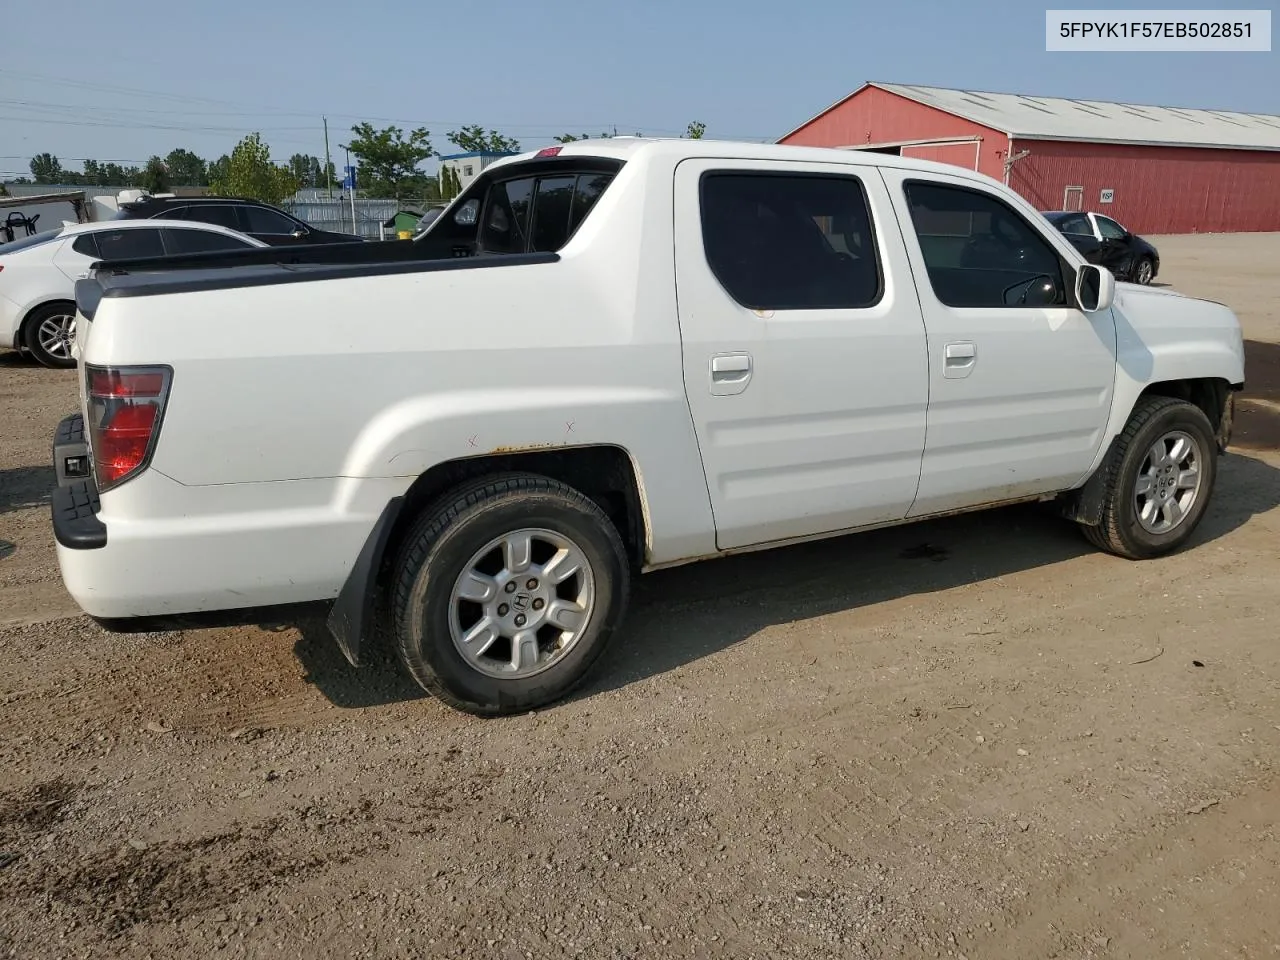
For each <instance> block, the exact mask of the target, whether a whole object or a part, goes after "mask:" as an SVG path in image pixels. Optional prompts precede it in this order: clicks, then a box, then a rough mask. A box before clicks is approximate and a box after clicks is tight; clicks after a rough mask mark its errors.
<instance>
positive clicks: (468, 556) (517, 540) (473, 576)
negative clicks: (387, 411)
mask: <svg viewBox="0 0 1280 960" xmlns="http://www.w3.org/2000/svg"><path fill="white" fill-rule="evenodd" d="M629 576H630V571H629V567H628V563H627V553H626V549H625V547H624V546H623V544H622V540H621V538H620V537H619V536H618V532H617V530H616V529H615V528H614V525H613V522H612V521H611V520H610V519H609V518H608V516H606V515H605V513H604V511H602V510H601V509H600V507H599V506H598V505H596V503H595V502H594V501H592V500H590V499H589V498H587V497H585V496H583V495H582V494H581V493H579V492H578V491H576V490H574V489H572V488H571V487H568V486H566V485H564V484H562V483H560V482H558V481H555V480H552V479H550V478H547V477H539V476H534V475H530V474H512V475H508V476H504V477H498V478H492V479H487V480H483V481H476V482H475V484H473V485H471V486H468V487H463V488H460V489H459V490H457V491H455V492H454V493H453V494H451V495H449V496H448V497H446V498H445V499H442V500H441V501H439V502H438V503H437V504H435V506H434V507H433V508H432V509H431V510H430V511H429V512H428V513H427V514H425V515H424V516H423V517H422V518H421V519H420V520H419V521H418V523H417V525H416V526H415V527H414V528H413V529H412V530H411V531H410V532H409V534H408V535H407V537H406V538H405V541H404V545H403V547H402V548H401V550H400V553H399V557H398V559H397V561H396V570H395V577H396V583H395V589H394V594H393V599H392V617H393V623H394V628H395V632H396V639H397V646H398V648H399V652H400V658H401V660H402V662H403V663H404V665H405V667H406V668H407V669H408V671H409V673H410V674H411V675H412V676H413V678H414V679H415V680H416V681H417V682H418V684H419V685H420V686H422V687H423V688H424V689H425V690H427V691H429V692H430V693H433V694H435V695H436V696H438V697H440V698H441V699H442V700H444V701H445V702H447V703H449V704H450V705H452V706H454V707H457V708H458V709H460V710H465V711H467V712H468V713H475V714H481V715H487V716H494V715H499V714H506V713H513V712H516V711H521V710H531V709H534V708H535V707H540V706H543V705H544V704H547V703H551V702H553V701H555V700H558V699H560V698H561V697H563V696H564V695H565V694H567V693H568V692H569V691H570V690H572V689H573V688H574V687H576V686H577V685H578V684H579V683H581V682H582V680H583V678H584V677H585V676H586V675H587V672H588V670H589V669H590V668H591V666H592V665H593V664H594V663H595V662H596V660H597V659H598V658H599V657H600V654H601V653H603V652H604V649H605V646H606V645H607V642H608V640H609V637H610V635H611V634H612V633H613V630H614V628H615V627H616V626H617V624H618V622H619V621H620V620H621V618H622V614H623V611H624V609H625V606H626V600H627V593H628V589H629Z"/></svg>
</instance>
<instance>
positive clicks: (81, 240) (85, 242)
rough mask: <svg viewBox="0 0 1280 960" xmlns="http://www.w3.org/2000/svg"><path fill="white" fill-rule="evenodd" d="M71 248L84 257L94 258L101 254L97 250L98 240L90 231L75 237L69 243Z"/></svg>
mask: <svg viewBox="0 0 1280 960" xmlns="http://www.w3.org/2000/svg"><path fill="white" fill-rule="evenodd" d="M71 249H72V250H74V251H75V252H76V253H81V254H84V255H85V256H86V257H93V259H95V260H97V259H98V258H99V257H101V256H102V254H100V253H99V252H98V241H97V239H96V238H95V237H94V235H93V234H92V233H82V234H80V236H78V237H76V239H75V242H74V243H72V244H71Z"/></svg>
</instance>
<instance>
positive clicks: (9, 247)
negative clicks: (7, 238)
mask: <svg viewBox="0 0 1280 960" xmlns="http://www.w3.org/2000/svg"><path fill="white" fill-rule="evenodd" d="M60 236H62V227H58V228H57V229H56V230H45V231H44V232H43V233H37V234H36V235H35V236H31V237H22V238H21V239H18V240H13V241H11V242H9V243H0V257H3V256H7V255H8V254H10V253H17V252H18V251H19V250H30V249H31V248H32V247H38V246H40V245H41V244H44V243H49V242H50V241H52V240H57V239H58V237H60Z"/></svg>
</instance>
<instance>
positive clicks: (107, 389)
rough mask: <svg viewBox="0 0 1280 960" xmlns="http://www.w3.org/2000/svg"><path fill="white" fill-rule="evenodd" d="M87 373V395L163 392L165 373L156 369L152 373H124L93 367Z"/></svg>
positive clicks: (127, 394) (158, 394)
mask: <svg viewBox="0 0 1280 960" xmlns="http://www.w3.org/2000/svg"><path fill="white" fill-rule="evenodd" d="M88 373H89V377H88V379H89V395H90V396H93V397H103V398H108V397H109V398H113V399H114V398H120V397H138V398H143V397H159V396H160V395H161V394H162V393H164V384H165V380H166V379H167V373H166V371H164V370H156V371H155V372H154V373H147V372H145V371H134V372H131V373H125V372H124V371H122V370H114V369H110V368H107V369H104V368H102V367H95V368H92V369H90V370H89V371H88Z"/></svg>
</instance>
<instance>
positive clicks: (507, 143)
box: [449, 123, 520, 153]
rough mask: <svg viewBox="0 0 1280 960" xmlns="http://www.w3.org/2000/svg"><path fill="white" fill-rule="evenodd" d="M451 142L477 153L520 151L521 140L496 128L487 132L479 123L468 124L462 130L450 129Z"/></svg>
mask: <svg viewBox="0 0 1280 960" xmlns="http://www.w3.org/2000/svg"><path fill="white" fill-rule="evenodd" d="M449 142H450V143H452V144H453V145H454V146H456V147H457V148H458V149H459V150H463V151H466V152H468V153H469V152H471V151H473V150H474V151H476V152H477V153H519V152H520V141H519V140H515V139H513V138H511V137H504V136H503V135H502V134H500V133H498V131H496V130H490V131H489V132H488V133H485V130H484V127H482V126H480V124H478V123H472V124H466V125H464V126H463V127H462V129H461V130H450V131H449Z"/></svg>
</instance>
